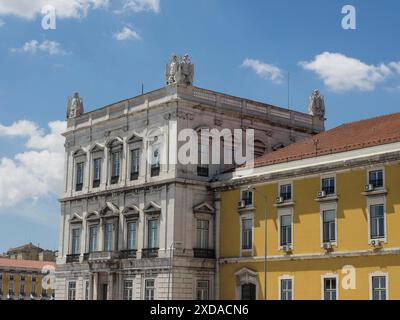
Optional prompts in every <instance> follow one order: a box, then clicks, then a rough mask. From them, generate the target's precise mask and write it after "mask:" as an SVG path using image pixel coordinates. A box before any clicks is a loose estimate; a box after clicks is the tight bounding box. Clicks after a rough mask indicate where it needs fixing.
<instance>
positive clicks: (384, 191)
mask: <svg viewBox="0 0 400 320" xmlns="http://www.w3.org/2000/svg"><path fill="white" fill-rule="evenodd" d="M361 194H362V195H363V196H366V197H368V196H379V195H386V194H388V190H387V189H386V188H379V189H375V190H373V191H369V192H365V191H364V192H362V193H361Z"/></svg>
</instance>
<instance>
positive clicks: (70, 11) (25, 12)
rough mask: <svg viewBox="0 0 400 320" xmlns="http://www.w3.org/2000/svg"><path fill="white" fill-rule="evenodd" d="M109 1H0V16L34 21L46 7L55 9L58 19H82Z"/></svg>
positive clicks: (106, 4)
mask: <svg viewBox="0 0 400 320" xmlns="http://www.w3.org/2000/svg"><path fill="white" fill-rule="evenodd" d="M109 2H110V1H109V0H0V15H15V16H19V17H22V18H25V19H34V18H35V17H36V16H37V15H40V14H41V11H42V8H43V7H44V6H46V5H50V6H53V7H54V8H55V9H56V13H57V17H58V18H83V17H86V16H87V14H88V11H89V10H91V9H98V8H101V7H106V6H108V5H109Z"/></svg>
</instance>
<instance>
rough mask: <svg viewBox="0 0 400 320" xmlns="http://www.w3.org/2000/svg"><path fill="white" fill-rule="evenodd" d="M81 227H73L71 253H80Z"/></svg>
mask: <svg viewBox="0 0 400 320" xmlns="http://www.w3.org/2000/svg"><path fill="white" fill-rule="evenodd" d="M80 245H81V229H72V250H71V254H80V253H81V250H80Z"/></svg>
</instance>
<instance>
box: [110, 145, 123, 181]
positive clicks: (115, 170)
mask: <svg viewBox="0 0 400 320" xmlns="http://www.w3.org/2000/svg"><path fill="white" fill-rule="evenodd" d="M120 170H121V152H120V151H113V152H112V153H111V184H116V183H118V181H119V175H120Z"/></svg>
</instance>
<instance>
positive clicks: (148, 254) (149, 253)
mask: <svg viewBox="0 0 400 320" xmlns="http://www.w3.org/2000/svg"><path fill="white" fill-rule="evenodd" d="M142 258H144V259H151V258H158V248H151V249H142Z"/></svg>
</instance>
